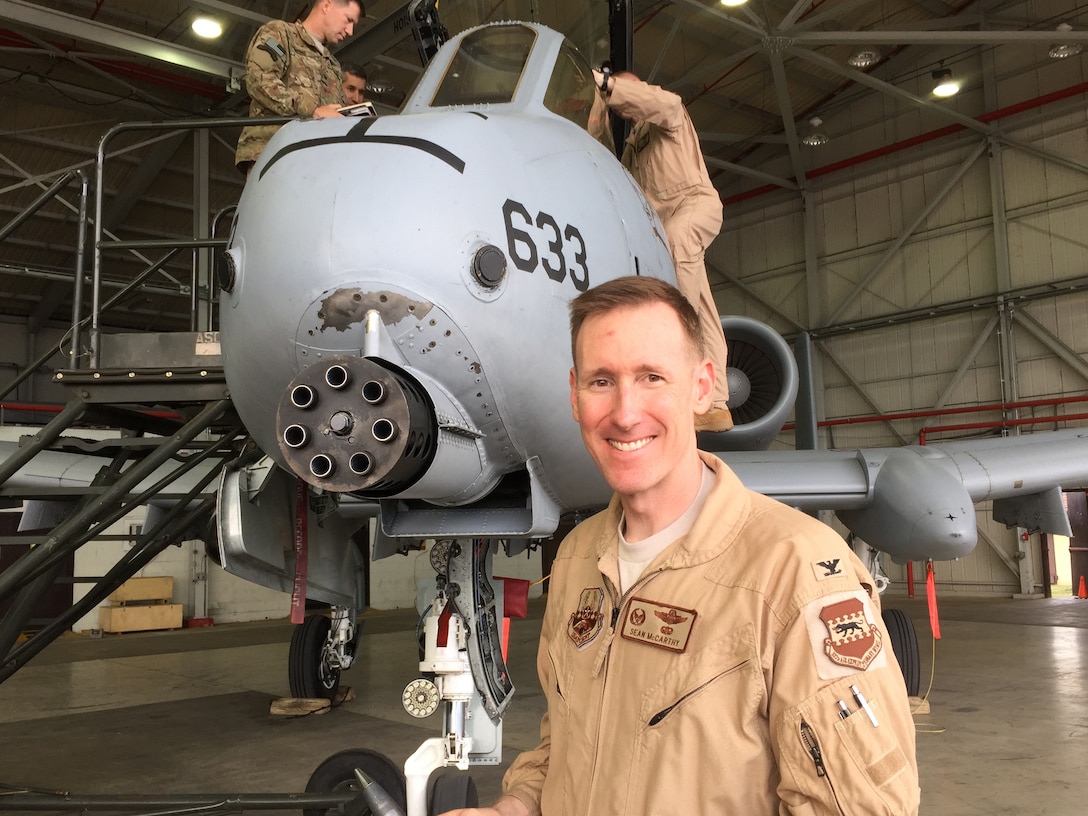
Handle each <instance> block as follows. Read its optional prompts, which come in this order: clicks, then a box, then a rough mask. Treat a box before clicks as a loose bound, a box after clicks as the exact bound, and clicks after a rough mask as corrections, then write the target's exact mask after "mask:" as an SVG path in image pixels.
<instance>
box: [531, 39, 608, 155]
mask: <svg viewBox="0 0 1088 816" xmlns="http://www.w3.org/2000/svg"><path fill="white" fill-rule="evenodd" d="M544 105H545V107H547V108H548V110H550V111H552V112H553V113H557V114H559V115H560V116H562V117H563V118H564V119H569V120H570V121H572V122H574V124H576V125H578V127H580V128H582V129H583V130H587V131H589V135H590V136H592V137H593V138H594V139H596V140H597V141H599V142H600V143H601V144H603V145H604V146H605V147H607V148H608V149H609V150H611V149H612V132H611V130H610V129H609V119H608V105H606V104H605V102H604V99H602V98H601V94H600V91H599V90H598V89H597V83H596V82H594V81H593V71H592V69H591V68H590V67H589V63H588V62H586V59H585V57H583V56H582V55H581V54H580V53H579V52H578V50H577V49H576V48H575V47H574V45H573V44H572V43H571V41H570V40H564V41H563V46H562V47H561V48H560V49H559V57H558V59H556V61H555V68H554V69H553V70H552V76H551V80H549V82H548V91H547V93H545V94H544Z"/></svg>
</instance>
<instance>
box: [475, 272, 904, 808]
mask: <svg viewBox="0 0 1088 816" xmlns="http://www.w3.org/2000/svg"><path fill="white" fill-rule="evenodd" d="M571 334H572V346H573V355H574V368H573V369H572V370H571V374H570V388H571V407H572V410H573V413H574V418H575V419H576V420H577V422H578V424H579V426H580V427H581V432H582V439H583V440H584V442H585V445H586V448H587V449H588V451H589V453H590V455H591V456H592V457H593V460H594V461H595V462H596V463H597V466H598V467H599V468H600V470H601V473H602V474H603V475H604V478H605V479H606V480H607V481H608V484H609V485H610V486H611V487H612V488H613V490H614V491H615V495H614V496H613V499H612V501H611V503H610V504H609V506H608V508H607V509H606V510H604V511H603V512H601V513H599V514H597V515H596V516H594V517H593V518H591V519H589V520H587V521H585V522H583V523H582V524H580V525H579V526H578V527H576V528H575V530H574V531H573V532H572V533H571V534H570V535H569V536H568V537H567V538H566V539H565V540H564V541H563V543H562V545H561V546H560V548H559V553H558V555H557V557H556V559H555V563H554V566H553V571H552V579H551V587H550V590H549V596H548V608H547V611H546V613H545V616H544V623H543V626H542V630H541V637H540V646H539V652H538V656H537V669H538V671H539V673H540V684H541V687H542V689H543V690H544V694H545V695H546V696H547V700H548V710H547V713H546V714H545V716H544V718H543V720H542V722H541V726H540V732H541V743H540V745H539V746H538V747H537V748H535V749H533V750H532V751H526V752H525V753H523V754H521V756H519V757H518V758H517V760H515V762H514V763H513V765H512V766H511V768H510V770H509V771H508V772H507V774H506V776H505V778H504V780H503V791H504V793H503V796H502V797H501V798H500V799H499V800H498V801H497V802H496V803H495V805H494V806H493V808H490V809H484V810H466V811H455V812H454V813H458V814H462V815H463V816H464V815H467V814H483V813H486V814H496V813H497V814H502V816H515V815H516V816H536V814H544V816H589V814H592V816H608V814H617V815H618V814H624V816H636V815H637V816H643V815H648V814H674V813H683V814H685V815H686V816H739V815H740V814H743V815H744V816H790V815H792V816H839V815H840V814H842V813H870V814H877V813H879V814H882V815H883V816H900V815H901V814H915V813H917V811H918V800H919V789H918V772H917V765H916V762H915V753H914V723H913V722H912V720H911V714H910V710H909V708H908V703H907V692H906V687H905V686H904V684H903V679H902V674H901V673H900V670H899V666H898V664H897V663H896V661H895V657H894V656H893V655H892V653H891V651H890V649H888V648H887V647H886V644H887V642H888V640H887V638H888V635H887V632H886V630H885V629H884V625H883V623H882V622H881V618H880V603H879V599H878V597H877V595H876V593H875V591H874V585H873V579H872V578H871V577H870V576H869V574H868V573H867V572H866V570H865V567H864V566H863V565H862V564H861V562H860V561H859V560H858V559H857V558H856V557H855V556H854V554H853V552H852V551H851V550H850V549H849V548H848V547H847V546H846V544H845V542H843V540H842V539H841V538H840V537H839V536H838V535H836V534H835V533H834V532H833V531H832V530H831V529H830V528H829V527H827V526H825V525H824V524H822V523H820V522H819V521H816V520H815V519H812V518H810V517H808V516H806V515H804V514H803V513H800V512H797V511H796V510H793V509H791V508H789V507H786V506H785V505H782V504H780V503H778V502H776V501H773V500H771V499H768V498H766V497H765V496H762V495H760V494H757V493H754V492H752V491H750V490H747V489H746V488H745V487H744V486H743V485H742V484H741V483H740V481H739V480H738V479H737V477H736V476H735V475H734V474H733V473H732V471H730V469H729V468H728V467H727V466H726V465H725V464H724V463H723V462H722V461H721V459H719V458H717V457H715V456H710V455H707V454H704V453H701V452H700V451H699V450H698V449H697V448H696V437H695V433H696V432H695V428H694V427H693V425H692V422H691V417H692V414H693V413H698V412H699V410H700V409H705V407H706V405H708V404H709V403H710V401H711V400H712V399H713V393H714V367H713V365H712V364H711V362H710V361H709V360H708V359H707V357H706V354H705V352H704V350H703V348H702V340H701V336H702V333H701V331H700V328H699V318H698V316H697V315H696V314H695V311H694V309H693V308H692V306H691V305H690V303H689V302H688V301H687V299H686V298H685V297H684V296H683V295H682V294H681V293H680V292H679V290H677V289H676V288H675V287H673V286H671V285H670V284H668V283H665V282H663V281H659V280H655V279H652V278H641V277H630V278H620V279H618V280H614V281H609V282H607V283H604V284H601V285H600V286H598V287H596V288H594V289H590V290H589V291H587V292H585V293H583V294H582V295H580V296H579V297H577V298H576V299H575V300H574V301H573V303H572V304H571Z"/></svg>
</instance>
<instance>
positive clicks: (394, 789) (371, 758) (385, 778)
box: [303, 748, 408, 816]
mask: <svg viewBox="0 0 1088 816" xmlns="http://www.w3.org/2000/svg"><path fill="white" fill-rule="evenodd" d="M356 768H358V769H359V770H360V771H362V772H363V773H365V774H366V775H367V776H368V777H370V778H371V779H373V780H374V781H375V782H377V783H378V784H379V785H381V786H382V789H383V790H385V792H386V793H388V794H389V795H390V797H392V799H393V801H394V802H396V803H397V804H398V805H399V806H400V809H401V812H406V811H407V807H408V805H407V795H406V794H405V786H404V774H403V773H402V772H401V769H400V768H398V767H397V765H396V763H394V762H393V760H391V759H390V758H389V757H387V756H385V754H379V753H378V752H377V751H371V750H369V749H367V748H350V749H348V750H347V751H341V752H340V753H338V754H333V755H332V756H330V757H329V758H328V759H326V760H325V761H324V762H322V763H321V764H320V765H318V766H317V768H316V769H315V770H314V772H313V773H312V774H311V775H310V781H309V782H307V783H306V792H307V793H338V792H341V791H357V790H359V780H358V779H356V777H355V769H356ZM336 813H337V811H335V810H329V811H324V810H304V811H303V816H334V814H336ZM369 813H370V809H369V808H366V809H364V810H363V811H362V812H361V813H359V814H358V816H367V815H368V814H369Z"/></svg>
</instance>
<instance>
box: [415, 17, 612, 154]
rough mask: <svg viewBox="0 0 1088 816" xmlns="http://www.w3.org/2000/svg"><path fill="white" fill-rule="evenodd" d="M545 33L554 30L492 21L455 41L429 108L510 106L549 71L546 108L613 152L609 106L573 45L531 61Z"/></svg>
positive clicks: (565, 42) (563, 45)
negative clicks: (533, 77) (535, 75)
mask: <svg viewBox="0 0 1088 816" xmlns="http://www.w3.org/2000/svg"><path fill="white" fill-rule="evenodd" d="M545 33H547V34H555V32H550V31H548V30H546V29H544V30H538V29H537V28H535V27H530V26H528V25H525V24H523V23H500V24H492V25H487V26H483V27H481V28H477V29H474V30H472V31H469V32H467V33H466V34H464V36H462V37H461V39H460V40H459V41H457V42H456V51H455V53H454V54H453V57H452V58H451V59H450V60H449V63H448V65H447V66H446V69H445V72H444V73H443V74H442V77H441V79H440V81H439V82H438V86H437V87H436V88H435V91H434V93H433V95H432V96H431V98H430V101H429V103H428V107H431V108H446V107H450V106H465V107H476V106H479V105H503V104H509V103H512V102H515V101H516V100H517V95H518V93H519V91H521V90H522V89H524V88H526V87H529V88H531V89H535V88H538V87H540V85H541V83H537V82H527V81H526V79H527V77H528V75H529V74H530V72H533V71H537V70H541V71H542V70H550V76H549V77H548V82H547V85H546V90H545V91H544V96H543V99H542V100H540V101H541V102H542V104H543V106H544V107H545V108H547V109H548V110H550V111H551V112H552V113H555V114H557V115H559V116H562V117H563V118H564V119H567V120H569V121H571V122H573V123H574V124H576V125H578V127H580V128H582V129H583V130H586V131H588V132H589V133H590V135H591V136H593V138H595V139H597V140H598V141H600V142H601V143H602V144H603V145H605V147H607V148H608V149H609V150H611V149H612V142H611V135H610V134H611V131H610V128H609V120H608V106H607V105H606V104H605V102H604V99H602V98H601V93H600V91H599V89H598V88H597V84H596V82H594V80H593V71H592V69H591V67H590V65H589V62H588V61H587V60H586V58H585V57H583V56H582V54H581V52H579V51H578V49H577V48H575V47H574V44H573V43H571V42H570V40H568V39H566V38H562V42H561V43H560V45H559V50H558V54H557V56H556V58H555V59H554V61H552V62H551V63H550V65H545V64H543V63H542V62H541V60H540V59H535V58H534V59H531V58H533V57H536V56H539V54H537V55H534V54H533V49H534V47H536V46H538V45H539V44H540V40H541V39H542V35H543V34H545ZM555 36H556V37H559V36H560V35H558V34H555ZM526 92H527V93H531V92H533V91H532V90H527V91H526Z"/></svg>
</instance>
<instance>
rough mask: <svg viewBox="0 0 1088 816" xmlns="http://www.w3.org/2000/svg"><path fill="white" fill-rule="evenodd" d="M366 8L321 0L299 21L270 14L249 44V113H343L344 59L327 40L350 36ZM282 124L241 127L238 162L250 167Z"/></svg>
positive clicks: (352, 1) (351, 1) (350, 1)
mask: <svg viewBox="0 0 1088 816" xmlns="http://www.w3.org/2000/svg"><path fill="white" fill-rule="evenodd" d="M360 14H362V3H361V0H317V2H315V3H314V6H313V8H312V9H310V13H309V14H308V15H306V19H305V20H303V21H302V22H301V23H288V22H285V21H283V20H272V21H270V22H268V23H265V24H264V25H263V26H261V27H260V28H259V29H258V30H257V33H256V34H254V35H253V39H252V40H251V41H250V43H249V48H248V49H247V50H246V90H247V91H248V92H249V96H250V99H251V102H250V105H249V115H250V116H312V117H314V118H315V119H324V118H327V117H330V116H340V113H339V108H340V107H342V106H343V104H344V91H343V88H342V85H343V77H342V76H341V73H340V63H338V62H337V61H336V57H334V56H333V55H332V53H331V52H330V51H329V49H328V46H330V45H334V44H336V43H338V42H340V41H341V40H344V39H346V38H347V37H350V36H351V34H352V32H353V31H354V30H355V24H356V23H357V22H359V15H360ZM280 127H281V125H251V126H250V127H247V128H245V129H243V130H242V135H241V136H240V137H239V139H238V147H237V149H236V150H235V153H234V163H235V165H237V167H238V169H240V170H241V171H242V172H244V173H248V172H249V169H250V168H251V167H252V166H253V163H254V162H255V161H256V160H257V157H258V156H260V155H261V151H262V150H264V146H265V145H266V144H268V140H269V139H271V138H272V135H273V134H274V133H275V132H276V131H277V130H279V129H280Z"/></svg>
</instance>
